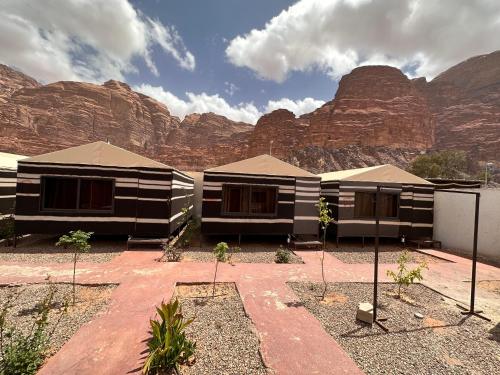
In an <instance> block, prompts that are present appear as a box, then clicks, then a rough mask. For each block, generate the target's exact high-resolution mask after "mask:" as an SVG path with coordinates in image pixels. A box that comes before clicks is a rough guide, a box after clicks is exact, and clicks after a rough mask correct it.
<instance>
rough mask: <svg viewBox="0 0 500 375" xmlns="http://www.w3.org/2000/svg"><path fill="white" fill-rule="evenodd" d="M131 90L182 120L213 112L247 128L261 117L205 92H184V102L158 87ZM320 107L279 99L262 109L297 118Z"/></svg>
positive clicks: (244, 105)
mask: <svg viewBox="0 0 500 375" xmlns="http://www.w3.org/2000/svg"><path fill="white" fill-rule="evenodd" d="M134 90H136V91H139V92H141V93H143V94H145V95H148V96H150V97H152V98H154V99H156V100H158V101H159V102H161V103H163V104H165V105H166V106H167V108H168V109H169V111H170V113H171V114H172V115H174V116H178V117H179V118H180V119H181V120H182V119H184V117H185V116H186V115H188V114H190V113H204V112H213V113H216V114H218V115H222V116H225V117H227V118H228V119H230V120H233V121H243V122H247V123H249V124H255V123H256V122H257V120H258V119H259V118H260V117H261V116H262V115H263V112H262V111H261V110H259V108H257V107H256V106H255V105H254V104H253V103H240V104H238V105H236V106H232V105H230V104H229V103H228V102H227V101H226V100H225V99H224V98H222V97H221V96H219V95H218V94H214V95H209V94H207V93H204V92H202V93H201V94H194V93H192V92H187V93H186V98H187V100H184V99H181V98H179V97H178V96H176V95H175V94H172V93H171V92H170V91H166V90H164V89H163V87H161V86H151V85H148V84H141V85H140V86H135V87H134ZM323 104H324V102H323V101H322V100H316V99H313V98H305V99H303V100H297V101H293V100H291V99H287V98H282V99H280V100H277V101H273V100H270V101H269V102H268V103H267V105H266V106H265V108H264V112H266V113H267V112H271V111H274V110H275V109H279V108H285V109H288V110H290V111H292V112H293V113H294V114H295V115H296V116H300V115H302V114H304V113H308V112H312V111H314V110H315V109H316V108H318V107H319V106H321V105H323Z"/></svg>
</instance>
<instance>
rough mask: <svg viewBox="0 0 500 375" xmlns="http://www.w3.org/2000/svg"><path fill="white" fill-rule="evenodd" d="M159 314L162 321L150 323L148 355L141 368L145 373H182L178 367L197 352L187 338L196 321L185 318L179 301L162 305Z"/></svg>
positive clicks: (194, 345)
mask: <svg viewBox="0 0 500 375" xmlns="http://www.w3.org/2000/svg"><path fill="white" fill-rule="evenodd" d="M156 311H157V313H158V315H159V317H160V319H161V320H160V321H158V320H150V325H151V338H150V339H149V341H148V348H149V355H148V357H147V359H146V362H145V363H144V367H143V369H142V372H143V374H158V373H163V372H168V371H172V370H174V369H175V370H176V371H179V365H182V364H187V363H189V360H190V358H191V357H192V356H193V355H194V351H195V350H196V343H195V342H193V341H190V340H189V339H187V338H186V332H185V329H186V327H187V326H188V325H190V324H191V323H192V322H193V320H194V318H190V319H185V318H184V316H183V315H182V309H181V306H180V304H179V301H178V300H177V299H175V301H173V302H169V303H168V304H165V303H163V302H162V303H161V305H160V307H157V308H156Z"/></svg>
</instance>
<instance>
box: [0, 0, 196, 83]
mask: <svg viewBox="0 0 500 375" xmlns="http://www.w3.org/2000/svg"><path fill="white" fill-rule="evenodd" d="M0 19H1V20H2V21H1V22H0V51H1V53H0V62H2V63H4V64H8V65H11V66H14V67H16V68H18V69H20V70H22V71H23V72H24V73H26V74H28V75H31V76H33V77H35V78H37V79H39V80H42V81H44V82H53V81H57V80H83V81H93V82H100V81H103V80H107V79H110V78H114V79H120V80H123V74H125V73H130V72H136V71H137V68H136V67H135V66H134V65H133V62H132V61H133V60H134V58H142V59H144V61H145V63H146V65H147V66H148V67H149V69H150V70H151V71H152V72H153V73H154V74H156V75H157V74H158V70H157V68H156V65H155V63H154V62H153V59H152V48H153V46H155V45H156V46H159V47H160V49H161V50H163V52H164V53H165V54H167V55H169V56H170V57H171V58H173V59H175V60H176V61H177V63H178V64H179V65H180V66H181V67H182V68H184V69H188V70H193V69H194V68H195V58H194V56H193V55H192V54H191V53H190V52H189V51H188V50H187V49H186V47H185V46H184V43H183V41H182V39H181V37H180V36H179V34H178V32H177V31H176V29H175V28H174V27H173V26H168V25H163V24H162V23H161V22H160V21H159V20H155V19H152V18H149V17H147V16H145V15H143V14H142V13H141V12H139V11H137V10H136V9H134V7H133V6H132V5H131V4H130V3H129V2H128V0H88V1H79V0H50V1H28V0H3V1H2V6H1V8H0Z"/></svg>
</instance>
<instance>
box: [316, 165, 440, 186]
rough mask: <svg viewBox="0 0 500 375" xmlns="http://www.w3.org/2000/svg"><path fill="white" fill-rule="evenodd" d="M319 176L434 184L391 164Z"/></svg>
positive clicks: (333, 178)
mask: <svg viewBox="0 0 500 375" xmlns="http://www.w3.org/2000/svg"><path fill="white" fill-rule="evenodd" d="M318 176H319V177H321V181H363V182H386V183H399V184H419V185H423V184H425V185H432V183H431V182H429V181H427V180H424V179H423V178H420V177H418V176H415V175H414V174H411V173H409V172H406V171H404V170H402V169H401V168H398V167H396V166H394V165H391V164H383V165H376V166H374V167H367V168H356V169H346V170H344V171H337V172H328V173H321V174H319V175H318Z"/></svg>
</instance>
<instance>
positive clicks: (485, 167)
mask: <svg viewBox="0 0 500 375" xmlns="http://www.w3.org/2000/svg"><path fill="white" fill-rule="evenodd" d="M484 187H488V162H486V164H485V166H484ZM476 203H477V202H476Z"/></svg>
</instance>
